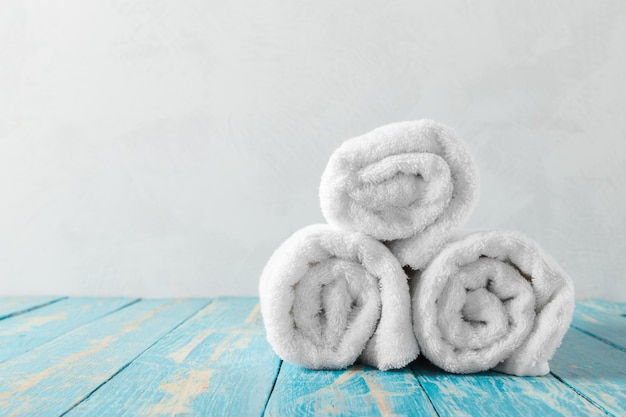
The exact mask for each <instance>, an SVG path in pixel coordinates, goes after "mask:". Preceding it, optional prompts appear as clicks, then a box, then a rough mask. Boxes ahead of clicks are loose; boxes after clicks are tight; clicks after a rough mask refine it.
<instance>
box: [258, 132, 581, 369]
mask: <svg viewBox="0 0 626 417" xmlns="http://www.w3.org/2000/svg"><path fill="white" fill-rule="evenodd" d="M478 185H479V181H478V172H477V169H476V165H475V163H474V160H473V159H472V156H471V154H470V153H469V151H468V149H467V147H466V145H465V144H464V143H463V142H462V141H461V139H460V138H459V137H458V135H457V134H456V132H454V131H453V130H452V129H450V128H448V127H446V126H444V125H442V124H441V123H437V122H435V121H432V120H419V121H413V122H402V123H394V124H390V125H387V126H383V127H380V128H378V129H376V130H374V131H372V132H369V133H367V134H365V135H363V136H359V137H356V138H353V139H349V140H347V141H346V142H344V143H343V144H342V145H341V146H340V147H339V148H338V149H337V150H336V151H335V152H334V153H333V154H332V156H331V157H330V160H329V162H328V165H327V167H326V170H325V171H324V173H323V175H322V180H321V184H320V190H319V194H320V203H321V208H322V212H323V214H324V217H325V218H326V220H327V222H328V224H320V225H312V226H308V227H305V228H304V229H302V230H299V231H297V232H296V233H295V234H293V235H292V236H291V237H290V238H288V239H287V241H285V242H284V243H283V244H282V245H281V246H280V247H279V248H278V249H277V250H276V251H275V252H274V254H273V255H272V256H271V258H270V259H269V261H268V263H267V265H266V267H265V269H264V270H263V274H262V276H261V280H260V285H259V290H260V303H261V312H262V315H263V320H264V324H265V328H266V331H267V338H268V341H269V343H270V344H271V345H272V347H273V349H274V350H275V352H276V353H277V354H278V355H279V356H280V357H281V358H282V359H284V360H286V361H288V362H291V363H294V364H298V365H302V366H305V367H308V368H312V369H342V368H346V367H348V366H349V365H351V364H353V363H354V362H356V361H357V360H358V361H360V362H362V363H365V364H368V365H371V366H374V367H377V368H378V369H381V370H387V369H396V368H402V367H404V366H406V365H407V364H409V363H410V362H411V361H413V360H414V359H416V358H417V357H418V355H419V354H420V352H421V353H422V354H423V355H424V356H425V357H426V358H428V359H429V360H430V361H431V362H432V363H434V364H435V365H437V366H439V367H441V368H442V369H445V370H447V371H449V372H456V373H472V372H478V371H483V370H487V369H496V370H498V371H500V372H505V373H508V374H512V375H523V376H538V375H545V374H547V373H548V372H549V371H550V368H549V365H548V361H549V360H550V358H551V357H552V356H553V355H554V352H555V351H556V349H557V348H558V347H559V345H560V343H561V340H562V339H563V336H564V335H565V332H566V331H567V329H568V327H569V324H570V322H571V319H572V314H573V310H574V288H573V285H572V282H571V279H570V278H569V277H568V275H567V274H566V273H565V272H564V271H563V270H562V269H561V268H560V267H559V265H558V264H557V263H556V262H555V261H554V260H553V259H552V258H551V257H550V256H549V255H548V254H547V253H546V252H545V251H544V250H542V249H541V248H540V247H539V245H537V244H536V243H535V242H533V241H532V240H530V239H529V238H527V237H525V236H524V235H522V234H521V233H518V232H510V231H501V230H488V231H475V232H468V231H463V230H460V229H461V227H462V226H463V223H464V222H465V220H466V219H467V217H468V216H469V214H470V213H471V211H472V209H473V208H474V206H475V203H476V201H477V199H478V188H479V187H478Z"/></svg>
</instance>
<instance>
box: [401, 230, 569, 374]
mask: <svg viewBox="0 0 626 417" xmlns="http://www.w3.org/2000/svg"><path fill="white" fill-rule="evenodd" d="M411 291H412V306H413V323H414V330H415V334H416V337H417V340H418V343H419V345H420V348H421V350H422V353H423V354H424V356H426V357H427V358H428V359H429V360H430V361H431V362H433V363H434V364H435V365H437V366H439V367H441V368H443V369H445V370H447V371H449V372H456V373H470V372H477V371H483V370H487V369H490V368H493V367H495V369H496V370H498V371H500V372H504V373H507V374H512V375H520V376H539V375H545V374H547V373H548V372H550V367H549V365H548V360H549V359H550V358H552V356H553V355H554V352H555V351H556V349H557V348H558V347H559V345H560V344H561V341H562V339H563V336H564V335H565V333H566V332H567V329H568V327H569V324H570V322H571V320H572V314H573V311H574V286H573V284H572V281H571V279H570V278H569V276H568V275H567V274H566V273H565V272H564V271H563V270H562V269H561V267H559V265H558V264H557V263H556V262H555V261H554V260H553V259H552V258H551V257H550V256H549V255H548V254H547V253H546V252H544V250H543V249H541V248H540V247H539V246H538V245H537V244H536V243H535V242H533V241H531V240H530V239H529V238H527V237H525V236H524V235H522V234H521V233H518V232H508V231H480V232H473V233H469V234H467V235H466V236H463V237H460V238H459V239H458V240H455V241H453V242H451V243H449V244H448V245H447V246H446V247H445V248H444V249H443V251H442V252H441V253H440V254H439V255H437V256H436V257H435V258H434V259H433V261H432V262H431V263H430V265H428V267H427V268H426V269H425V270H424V271H422V272H420V273H417V274H416V275H415V277H414V279H413V281H412V283H411Z"/></svg>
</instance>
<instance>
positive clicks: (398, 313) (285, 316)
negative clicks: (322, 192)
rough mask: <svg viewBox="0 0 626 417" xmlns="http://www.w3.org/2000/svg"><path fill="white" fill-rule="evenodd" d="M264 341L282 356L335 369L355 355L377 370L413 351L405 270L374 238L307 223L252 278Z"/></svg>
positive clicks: (397, 364)
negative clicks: (256, 288)
mask: <svg viewBox="0 0 626 417" xmlns="http://www.w3.org/2000/svg"><path fill="white" fill-rule="evenodd" d="M259 293H260V304H261V313H262V316H263V321H264V324H265V329H266V332H267V339H268V341H269V343H270V344H271V346H272V347H273V349H274V351H275V352H276V353H277V354H278V356H280V357H281V358H282V359H284V360H286V361H288V362H292V363H295V364H298V365H302V366H306V367H308V368H313V369H341V368H345V367H347V366H349V365H351V364H353V363H354V362H355V361H356V360H357V359H358V358H360V360H361V361H362V362H364V363H366V364H368V365H372V366H375V367H377V368H379V369H381V370H386V369H394V368H401V367H403V366H405V365H406V364H408V363H409V362H411V361H412V360H413V359H415V358H416V357H417V355H418V353H419V350H418V347H417V341H416V340H415V334H414V333H413V329H412V324H411V305H410V296H409V288H408V283H407V276H406V274H405V273H404V271H403V270H402V267H401V266H400V264H399V263H398V261H397V260H396V259H395V257H394V256H393V255H392V254H391V252H389V250H388V249H387V248H386V247H385V246H384V245H383V244H382V243H380V242H378V241H376V240H374V239H372V238H371V237H369V236H366V235H364V234H362V233H358V232H349V231H344V230H340V229H337V228H335V227H332V226H329V225H312V226H308V227H305V228H304V229H302V230H300V231H298V232H296V233H294V234H293V235H292V236H291V237H290V238H289V239H287V240H286V241H285V242H284V243H283V244H282V245H281V246H280V247H279V248H278V249H277V250H276V251H275V252H274V254H273V255H272V257H271V258H270V259H269V261H268V263H267V265H266V266H265V269H264V270H263V273H262V275H261V280H260V284H259Z"/></svg>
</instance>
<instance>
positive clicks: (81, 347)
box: [0, 300, 208, 416]
mask: <svg viewBox="0 0 626 417" xmlns="http://www.w3.org/2000/svg"><path fill="white" fill-rule="evenodd" d="M207 302H208V301H207V300H143V301H140V302H138V303H136V304H133V305H131V306H128V307H127V308H124V309H122V310H119V311H117V312H115V313H113V314H110V315H108V316H106V317H103V318H101V319H100V320H97V321H94V322H91V323H90V324H88V325H86V326H83V327H81V328H79V329H77V330H76V331H73V332H70V333H66V334H65V335H63V336H61V337H59V338H57V339H55V340H53V341H51V342H50V343H46V344H45V345H42V346H39V347H38V348H35V349H33V350H31V351H30V352H27V353H25V354H23V355H20V356H18V357H16V358H13V359H11V360H8V361H6V362H4V363H2V364H0V415H1V416H59V415H61V414H62V413H64V412H66V411H67V410H69V409H71V408H72V407H73V406H74V405H76V404H78V403H79V402H80V401H82V400H83V399H84V398H85V397H87V396H88V395H90V394H91V393H92V392H93V391H94V390H96V389H97V388H98V387H99V386H100V385H102V384H104V383H106V381H108V380H109V379H110V378H111V377H112V376H113V375H114V374H115V373H117V372H118V371H119V370H120V369H122V368H123V367H124V366H126V365H127V364H128V363H130V362H131V361H132V360H133V359H135V358H136V357H137V356H138V355H139V354H140V353H141V352H143V351H144V350H146V349H147V348H148V347H150V346H151V345H152V344H153V343H155V342H156V341H157V340H159V339H160V338H161V337H163V336H164V335H165V334H167V333H168V332H170V331H171V330H172V329H173V328H175V327H176V326H178V325H179V324H180V323H181V322H183V321H184V320H186V319H187V318H188V317H189V316H191V315H192V314H194V313H195V312H196V311H198V310H199V309H201V308H202V307H204V306H205V305H206V304H207Z"/></svg>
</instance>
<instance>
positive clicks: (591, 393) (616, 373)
mask: <svg viewBox="0 0 626 417" xmlns="http://www.w3.org/2000/svg"><path fill="white" fill-rule="evenodd" d="M551 368H552V373H553V374H554V375H556V376H557V378H559V379H561V380H562V381H563V382H565V384H567V385H568V386H570V387H571V388H573V389H574V390H576V391H577V392H579V393H581V395H583V396H584V397H585V398H588V399H589V400H591V401H593V402H594V403H595V404H597V405H598V406H600V407H601V408H603V409H604V410H606V411H607V412H608V413H610V414H612V415H614V416H624V415H626V352H624V351H622V350H619V349H616V348H614V347H612V346H610V345H608V344H606V343H604V342H602V341H600V340H598V339H597V338H595V337H593V336H590V335H588V334H585V333H583V332H581V331H579V330H576V329H570V331H569V332H567V334H566V335H565V339H564V340H563V345H562V346H561V348H560V349H559V350H557V352H556V354H555V356H554V358H553V359H552V361H551Z"/></svg>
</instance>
